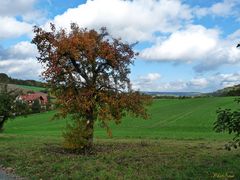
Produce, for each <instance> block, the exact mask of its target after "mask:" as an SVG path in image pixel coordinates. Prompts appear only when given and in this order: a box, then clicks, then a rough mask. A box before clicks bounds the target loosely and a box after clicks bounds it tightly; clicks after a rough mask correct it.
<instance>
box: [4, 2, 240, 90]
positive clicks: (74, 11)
mask: <svg viewBox="0 0 240 180" xmlns="http://www.w3.org/2000/svg"><path fill="white" fill-rule="evenodd" d="M50 22H51V23H54V24H55V25H56V26H57V27H58V28H65V29H69V26H70V23H72V22H75V23H77V24H78V25H79V26H80V27H83V28H88V29H96V30H98V29H100V28H101V27H106V28H107V29H108V31H109V33H110V34H111V36H112V37H114V38H121V39H122V40H123V41H125V42H128V43H134V42H138V44H137V45H136V46H135V47H134V50H135V52H138V53H139V56H138V57H137V58H136V60H135V63H134V65H132V66H131V74H130V79H131V82H132V87H133V88H134V89H135V90H141V91H163V92H176V91H179V92H180V91H185V92H211V91H215V90H217V89H221V88H224V87H228V86H232V85H236V84H240V49H238V48H236V45H237V44H238V43H239V42H240V1H239V0H208V1H205V0H1V1H0V24H1V28H0V72H2V73H6V74H8V75H9V76H11V77H13V78H19V79H35V80H41V79H42V78H41V76H40V74H41V71H42V70H43V68H42V66H41V64H39V63H38V62H37V60H36V56H38V52H37V49H36V47H35V45H33V44H31V39H32V38H33V37H34V34H33V32H32V30H33V26H34V25H37V26H40V27H42V28H44V29H45V30H48V29H49V23H50Z"/></svg>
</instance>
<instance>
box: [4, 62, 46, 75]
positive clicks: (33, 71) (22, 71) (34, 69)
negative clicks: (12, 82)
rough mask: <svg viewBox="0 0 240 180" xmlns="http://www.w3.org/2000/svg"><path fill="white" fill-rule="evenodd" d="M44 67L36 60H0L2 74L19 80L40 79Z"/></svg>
mask: <svg viewBox="0 0 240 180" xmlns="http://www.w3.org/2000/svg"><path fill="white" fill-rule="evenodd" d="M41 71H42V67H41V64H39V63H37V61H36V59H33V58H27V59H8V60H0V72H3V73H6V74H8V75H10V76H11V77H14V78H19V79H39V75H40V74H41Z"/></svg>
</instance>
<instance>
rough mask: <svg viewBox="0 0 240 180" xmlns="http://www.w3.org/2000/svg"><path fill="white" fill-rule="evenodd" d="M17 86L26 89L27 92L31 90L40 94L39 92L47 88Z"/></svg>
mask: <svg viewBox="0 0 240 180" xmlns="http://www.w3.org/2000/svg"><path fill="white" fill-rule="evenodd" d="M16 86H17V87H20V88H23V89H26V90H31V91H34V92H39V91H42V90H45V88H43V87H36V86H25V85H16Z"/></svg>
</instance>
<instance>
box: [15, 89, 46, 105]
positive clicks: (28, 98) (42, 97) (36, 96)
mask: <svg viewBox="0 0 240 180" xmlns="http://www.w3.org/2000/svg"><path fill="white" fill-rule="evenodd" d="M47 96H48V95H47V94H45V93H42V92H35V93H31V94H25V95H21V96H19V97H18V98H17V99H18V100H20V101H24V102H27V103H28V105H29V106H31V105H32V104H33V102H34V101H35V100H38V101H39V104H40V105H41V107H46V105H47V104H48V97H47Z"/></svg>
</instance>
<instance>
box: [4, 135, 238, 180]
mask: <svg viewBox="0 0 240 180" xmlns="http://www.w3.org/2000/svg"><path fill="white" fill-rule="evenodd" d="M223 145H224V143H223V142H221V141H197V140H194V141H189V140H146V139H145V140H133V139H122V140H119V139H118V140H117V141H116V140H115V139H110V140H96V141H95V148H94V150H93V152H92V154H88V155H81V154H77V153H74V152H69V151H67V150H64V149H63V148H62V147H61V140H60V139H53V138H52V139H43V138H36V137H29V136H27V137H24V136H22V137H20V136H9V135H1V136H0V150H1V151H0V152H1V153H0V162H1V164H2V165H3V166H4V167H11V168H14V170H15V173H16V174H18V175H20V176H22V177H26V178H29V179H68V178H69V179H135V178H137V179H189V178H190V179H239V178H240V166H239V162H240V150H239V149H238V150H233V151H230V152H229V151H226V150H225V149H224V148H223Z"/></svg>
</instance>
